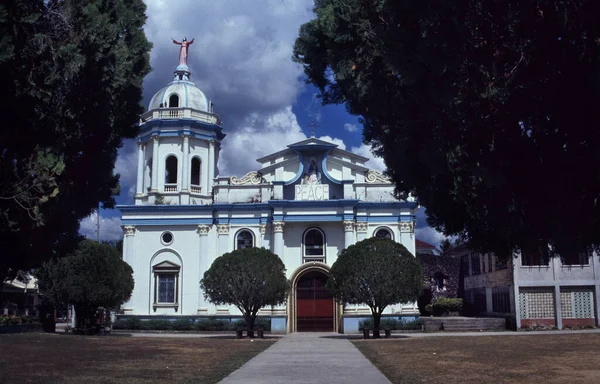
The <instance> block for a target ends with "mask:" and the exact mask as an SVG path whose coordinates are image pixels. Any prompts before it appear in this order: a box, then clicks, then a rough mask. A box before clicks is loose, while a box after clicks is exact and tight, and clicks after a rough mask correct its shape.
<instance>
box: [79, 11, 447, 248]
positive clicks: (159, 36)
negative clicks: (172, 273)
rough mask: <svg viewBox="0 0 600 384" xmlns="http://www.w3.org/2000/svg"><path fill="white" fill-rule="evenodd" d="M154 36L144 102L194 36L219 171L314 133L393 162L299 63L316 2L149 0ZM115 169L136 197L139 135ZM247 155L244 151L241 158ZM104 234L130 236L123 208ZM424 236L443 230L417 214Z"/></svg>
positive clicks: (240, 167)
mask: <svg viewBox="0 0 600 384" xmlns="http://www.w3.org/2000/svg"><path fill="white" fill-rule="evenodd" d="M146 4H147V6H148V10H147V16H148V20H147V23H146V26H145V31H146V35H147V36H148V39H149V40H150V41H151V42H152V43H153V49H152V52H151V65H152V68H153V71H152V72H151V73H150V74H149V75H148V76H147V77H146V79H145V81H144V100H143V103H144V106H146V107H147V105H148V102H149V101H150V98H151V97H152V96H153V95H154V93H155V92H157V91H158V90H159V89H160V88H162V87H163V86H165V85H166V84H167V83H168V82H169V81H171V79H172V77H173V76H172V74H173V70H174V69H175V66H176V65H177V61H178V54H179V47H178V46H176V45H175V44H173V43H172V41H171V39H173V38H175V39H178V40H179V39H181V38H182V37H183V36H186V37H187V39H188V40H191V39H192V38H194V39H195V40H194V44H193V45H191V46H190V52H189V59H188V64H189V66H190V68H191V70H192V81H194V82H195V83H196V85H197V86H198V87H199V88H200V89H201V90H202V91H203V92H204V93H205V94H206V95H207V97H208V98H209V99H211V100H212V101H213V103H214V108H215V112H216V113H218V114H219V115H220V116H221V119H222V120H223V121H224V125H223V130H224V132H225V133H226V134H227V137H226V138H225V139H224V141H223V143H222V144H223V151H222V155H221V159H220V161H219V173H220V174H221V175H228V176H231V175H237V176H241V175H243V174H245V173H246V172H249V171H252V170H255V169H256V168H257V166H258V163H256V162H255V161H254V160H255V159H256V158H259V157H262V156H264V155H267V154H269V153H273V152H275V151H278V150H281V149H283V148H285V146H286V145H287V144H290V143H293V142H296V141H300V140H303V139H304V138H306V137H308V136H310V135H311V128H310V126H309V124H310V123H311V121H313V120H314V121H318V126H317V127H316V128H315V136H316V137H318V138H321V139H324V140H328V141H332V142H334V143H336V144H338V145H339V146H340V147H342V148H344V149H347V150H350V151H353V152H356V153H359V154H361V155H363V156H367V157H369V158H371V160H370V161H369V162H368V163H367V165H368V166H369V167H370V168H373V169H377V170H383V169H384V168H385V165H384V164H383V161H382V160H381V159H379V158H374V157H373V155H372V154H371V153H370V148H369V147H368V146H366V145H364V144H363V143H362V126H361V125H360V123H359V122H358V117H357V116H353V115H350V114H348V113H347V112H346V109H345V107H344V105H329V106H325V107H323V106H321V103H320V100H319V99H318V98H316V95H317V93H318V91H317V89H315V88H314V87H313V86H312V85H309V84H306V83H305V82H304V79H305V77H304V74H303V72H302V68H301V67H300V66H299V65H298V64H296V63H294V62H292V60H291V56H292V49H293V44H294V40H295V38H296V36H297V34H298V29H299V27H300V25H301V24H303V23H305V22H306V21H308V20H310V19H312V18H314V14H313V13H312V8H313V2H312V0H253V1H247V0H220V1H218V2H215V1H214V0H170V1H165V0H146ZM123 144H124V145H123V148H121V150H120V151H119V158H118V160H117V164H116V172H118V173H120V174H121V194H120V195H119V196H118V197H117V203H118V204H132V203H133V193H134V188H135V176H136V175H135V174H136V164H137V160H136V156H137V152H136V148H135V142H134V141H133V140H128V141H126V142H124V143H123ZM239 153H243V154H244V156H239V155H238V154H239ZM100 216H101V229H100V237H101V239H105V240H115V239H118V238H121V237H122V231H121V229H120V217H119V212H118V211H117V210H101V215H100ZM96 220H97V216H96V215H95V214H93V215H92V216H90V217H89V218H86V219H84V220H82V222H81V230H80V231H81V233H82V234H84V235H86V236H89V237H92V238H95V237H96V234H95V229H96ZM417 238H419V239H421V240H423V241H427V242H430V243H432V244H434V245H437V244H438V243H439V241H440V240H441V239H442V236H441V234H439V233H437V232H436V231H434V230H433V229H432V228H429V227H427V226H426V223H425V216H424V212H423V209H421V210H420V212H419V214H418V216H417Z"/></svg>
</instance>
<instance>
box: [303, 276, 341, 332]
mask: <svg viewBox="0 0 600 384" xmlns="http://www.w3.org/2000/svg"><path fill="white" fill-rule="evenodd" d="M327 279H328V277H327V276H326V275H324V274H323V273H321V272H308V273H306V274H304V275H303V276H302V277H300V280H299V281H298V284H297V286H296V326H297V331H298V332H333V321H334V320H333V317H334V303H333V297H332V296H331V294H330V293H329V291H328V290H327V288H325V283H327Z"/></svg>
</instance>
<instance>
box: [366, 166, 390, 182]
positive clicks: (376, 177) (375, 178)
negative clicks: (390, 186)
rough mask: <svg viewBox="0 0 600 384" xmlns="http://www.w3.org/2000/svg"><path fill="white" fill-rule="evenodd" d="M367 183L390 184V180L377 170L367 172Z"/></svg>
mask: <svg viewBox="0 0 600 384" xmlns="http://www.w3.org/2000/svg"><path fill="white" fill-rule="evenodd" d="M365 179H366V180H367V183H389V182H390V179H389V178H388V177H387V176H385V175H384V174H383V173H381V172H379V171H376V170H373V169H372V170H369V171H367V175H366V177H365Z"/></svg>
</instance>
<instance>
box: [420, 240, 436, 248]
mask: <svg viewBox="0 0 600 384" xmlns="http://www.w3.org/2000/svg"><path fill="white" fill-rule="evenodd" d="M415 246H416V247H417V248H432V249H435V245H431V244H429V243H426V242H424V241H421V240H419V239H415Z"/></svg>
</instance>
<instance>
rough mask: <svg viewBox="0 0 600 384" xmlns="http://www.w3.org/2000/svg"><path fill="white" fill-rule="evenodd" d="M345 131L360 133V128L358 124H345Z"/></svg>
mask: <svg viewBox="0 0 600 384" xmlns="http://www.w3.org/2000/svg"><path fill="white" fill-rule="evenodd" d="M344 129H345V130H346V131H348V132H356V131H358V126H357V125H356V124H350V123H346V124H344Z"/></svg>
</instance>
